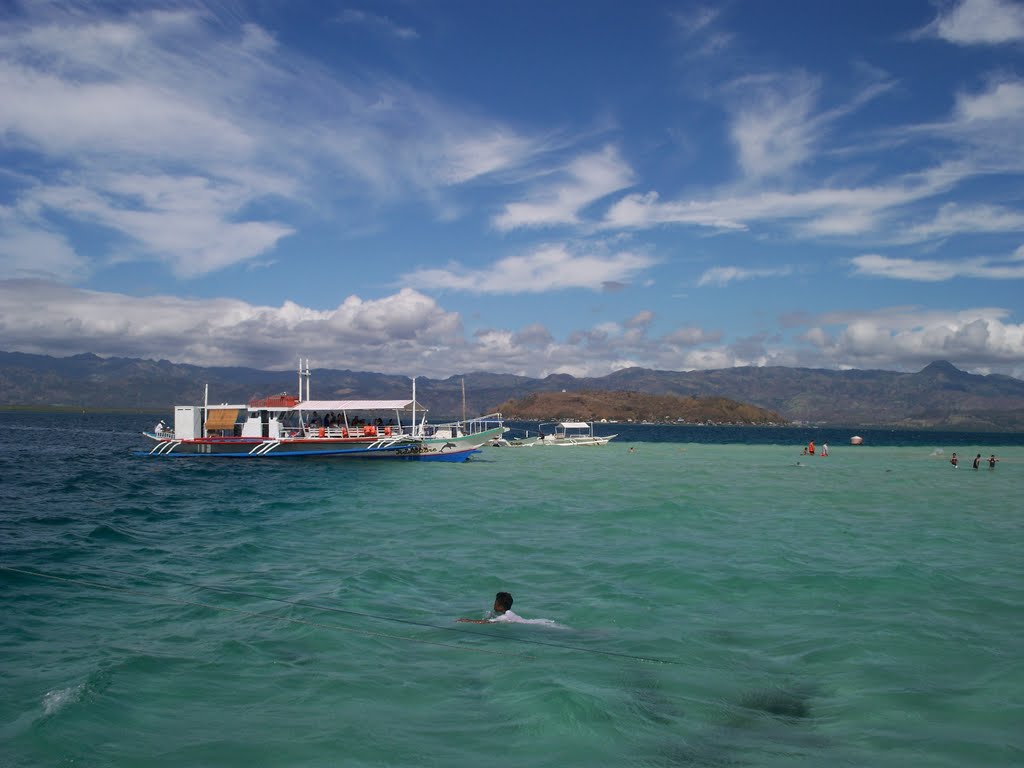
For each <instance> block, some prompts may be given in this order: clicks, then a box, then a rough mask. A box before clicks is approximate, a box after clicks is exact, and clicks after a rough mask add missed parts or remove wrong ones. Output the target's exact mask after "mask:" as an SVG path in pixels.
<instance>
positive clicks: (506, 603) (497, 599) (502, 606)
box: [494, 592, 512, 613]
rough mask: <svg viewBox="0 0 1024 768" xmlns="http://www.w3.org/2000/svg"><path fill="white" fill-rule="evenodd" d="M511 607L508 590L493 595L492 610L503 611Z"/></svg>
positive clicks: (510, 597)
mask: <svg viewBox="0 0 1024 768" xmlns="http://www.w3.org/2000/svg"><path fill="white" fill-rule="evenodd" d="M511 608H512V595H510V594H509V593H508V592H499V593H498V594H496V595H495V596H494V612H495V613H504V612H505V611H507V610H509V609H511Z"/></svg>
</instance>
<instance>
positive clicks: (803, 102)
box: [728, 74, 823, 179]
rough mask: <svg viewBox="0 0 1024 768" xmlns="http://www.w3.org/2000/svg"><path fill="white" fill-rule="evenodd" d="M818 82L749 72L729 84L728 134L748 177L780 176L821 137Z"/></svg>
mask: <svg viewBox="0 0 1024 768" xmlns="http://www.w3.org/2000/svg"><path fill="white" fill-rule="evenodd" d="M819 88H820V84H819V83H818V82H817V81H816V80H815V79H813V78H810V77H808V76H806V75H803V74H797V75H791V76H788V77H775V76H772V77H767V76H762V77H748V78H743V79H742V80H739V81H736V82H735V83H733V84H732V85H731V86H729V88H728V91H730V92H732V97H731V98H730V109H731V111H732V112H733V120H732V125H731V127H730V135H731V138H732V140H733V142H734V143H735V144H736V147H737V150H738V153H739V163H740V166H741V167H742V168H743V170H744V172H745V173H746V174H747V176H748V177H749V178H752V179H761V178H766V177H773V176H780V175H783V174H786V173H788V172H789V171H790V170H791V169H793V168H795V167H797V166H799V165H801V164H802V163H804V162H806V161H807V159H808V158H810V157H811V156H812V154H813V153H814V151H815V149H816V146H817V143H818V141H819V140H820V132H821V130H822V128H823V122H822V120H821V119H820V118H818V117H816V116H815V115H814V106H815V102H816V101H817V97H818V91H819Z"/></svg>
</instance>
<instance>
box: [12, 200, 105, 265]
mask: <svg viewBox="0 0 1024 768" xmlns="http://www.w3.org/2000/svg"><path fill="white" fill-rule="evenodd" d="M28 221H29V220H28V219H26V222H28ZM87 272H88V263H87V261H86V260H85V259H83V258H82V257H81V256H79V255H78V254H77V253H75V250H74V248H72V247H71V245H70V244H69V243H68V241H67V239H66V238H65V237H64V236H63V235H61V234H60V233H59V232H53V231H51V230H49V229H47V228H46V227H45V224H43V223H41V222H40V223H36V224H34V225H33V224H31V223H22V221H21V220H20V216H18V217H16V216H15V215H13V213H12V212H11V211H10V209H6V208H3V207H0V280H3V279H10V278H18V277H38V278H46V279H53V280H61V281H70V280H78V279H81V278H83V277H85V276H86V274H87Z"/></svg>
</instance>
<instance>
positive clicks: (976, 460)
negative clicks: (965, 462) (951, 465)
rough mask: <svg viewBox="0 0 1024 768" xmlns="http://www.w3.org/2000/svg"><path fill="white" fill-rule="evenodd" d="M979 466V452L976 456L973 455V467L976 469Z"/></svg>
mask: <svg viewBox="0 0 1024 768" xmlns="http://www.w3.org/2000/svg"><path fill="white" fill-rule="evenodd" d="M980 466H981V454H980V453H979V454H978V455H977V456H975V457H974V468H975V469H977V468H978V467H980Z"/></svg>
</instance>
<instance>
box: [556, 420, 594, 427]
mask: <svg viewBox="0 0 1024 768" xmlns="http://www.w3.org/2000/svg"><path fill="white" fill-rule="evenodd" d="M558 426H560V427H562V428H563V429H590V425H589V424H588V423H587V422H585V421H560V422H558Z"/></svg>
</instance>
